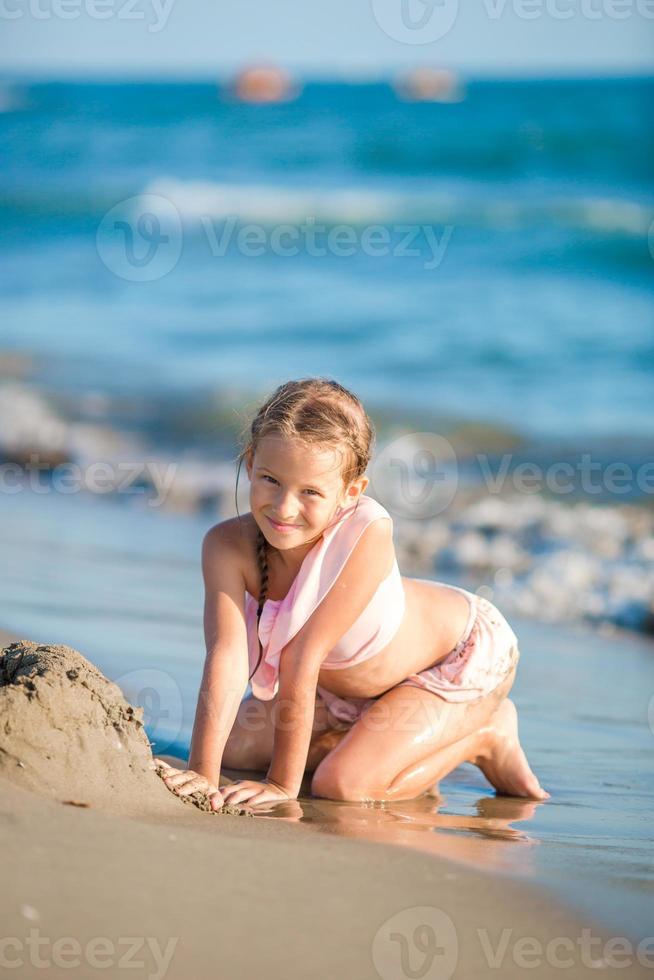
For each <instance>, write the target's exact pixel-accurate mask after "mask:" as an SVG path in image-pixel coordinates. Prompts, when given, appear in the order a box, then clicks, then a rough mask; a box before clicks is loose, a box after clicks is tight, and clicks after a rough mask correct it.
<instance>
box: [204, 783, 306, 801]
mask: <svg viewBox="0 0 654 980" xmlns="http://www.w3.org/2000/svg"><path fill="white" fill-rule="evenodd" d="M221 793H222V796H223V800H224V802H225V803H231V804H232V805H234V804H237V803H245V802H246V801H247V803H248V805H256V804H257V803H279V802H281V801H282V800H295V799H297V794H296V793H292V792H291V791H290V790H287V789H284V787H283V786H279V785H278V784H277V783H273V782H272V781H271V780H269V779H265V780H264V781H263V782H261V783H258V782H255V781H254V780H250V779H237V780H235V781H234V782H233V783H230V785H229V786H223V788H222V790H221Z"/></svg>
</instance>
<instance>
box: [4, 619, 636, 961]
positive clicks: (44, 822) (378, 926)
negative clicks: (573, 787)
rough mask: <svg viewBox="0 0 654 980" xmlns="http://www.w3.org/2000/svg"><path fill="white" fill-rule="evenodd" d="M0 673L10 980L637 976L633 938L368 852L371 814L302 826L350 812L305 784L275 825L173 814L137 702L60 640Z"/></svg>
mask: <svg viewBox="0 0 654 980" xmlns="http://www.w3.org/2000/svg"><path fill="white" fill-rule="evenodd" d="M11 639H12V637H10V636H9V635H7V634H5V635H4V636H3V643H6V642H7V641H8V640H11ZM0 666H1V667H2V678H3V683H2V686H0V709H1V710H0V714H1V715H2V716H3V717H4V719H5V723H4V728H3V730H2V732H1V733H0V783H1V792H0V816H1V819H2V826H3V830H4V842H5V847H4V848H3V861H2V864H3V880H4V882H5V887H4V888H3V889H2V899H1V910H2V921H3V923H4V946H3V955H4V956H5V963H4V965H5V966H9V967H11V966H13V965H14V964H15V965H19V964H22V965H23V967H24V968H25V972H24V974H23V975H27V976H31V975H34V974H35V973H36V972H37V971H38V970H40V969H41V968H42V967H44V966H45V965H47V967H48V971H47V976H53V977H59V976H60V975H61V976H64V975H65V976H71V975H73V976H74V975H84V976H89V974H90V970H91V969H93V968H99V966H100V965H101V964H102V965H103V969H104V975H105V976H119V975H122V968H123V967H125V966H126V965H127V961H128V960H131V963H130V964H129V965H130V968H132V971H133V972H132V974H131V975H133V976H143V977H150V978H155V977H156V978H157V980H158V978H161V977H164V976H165V977H168V978H174V977H188V976H193V977H195V978H198V980H200V978H203V977H209V976H212V977H214V976H221V977H222V976H224V977H230V978H231V977H249V976H255V975H259V974H261V973H262V972H265V974H266V975H268V976H274V977H276V976H280V977H281V976H283V977H298V978H302V980H306V978H313V977H315V978H324V977H327V976H330V977H331V976H346V977H357V978H368V977H370V978H376V977H382V978H398V977H399V978H401V977H405V976H410V975H416V974H415V973H410V972H409V970H410V969H413V970H415V969H417V968H418V966H419V965H420V964H422V968H423V969H424V971H425V972H422V973H421V974H420V975H422V976H429V977H432V976H433V977H439V978H441V977H450V976H455V977H465V978H470V977H486V976H489V975H498V976H502V977H518V976H523V975H524V973H525V971H527V970H528V969H531V970H532V971H533V968H534V966H538V972H537V975H538V976H559V975H560V974H561V970H562V969H565V974H566V976H574V977H577V976H579V977H581V976H586V975H590V974H591V972H595V971H596V970H597V969H603V970H605V971H607V973H608V974H610V971H611V969H612V968H616V969H617V968H618V966H619V967H620V970H621V974H622V975H623V976H628V977H631V976H634V977H636V976H647V975H650V971H651V967H652V965H653V963H654V957H653V956H652V953H653V948H652V943H651V942H650V944H649V946H646V945H645V944H644V943H643V944H642V945H641V946H640V947H638V946H637V943H636V941H635V940H633V941H630V940H629V939H627V938H626V937H624V936H622V937H618V936H617V935H616V933H615V932H611V930H609V929H607V928H606V927H602V926H601V925H599V924H598V923H597V921H596V920H595V919H594V918H593V917H592V916H590V917H589V916H587V915H585V914H580V913H579V912H575V911H574V910H573V909H572V908H571V906H570V905H568V903H566V902H563V901H561V900H560V898H556V897H555V896H553V895H552V894H551V892H549V891H548V890H547V889H543V888H539V887H535V886H533V885H530V884H528V883H526V882H524V881H519V880H516V879H515V878H514V877H512V876H511V875H509V874H506V873H504V872H503V871H502V870H499V871H497V872H495V873H493V872H489V871H487V870H484V871H482V870H479V869H477V868H475V867H474V866H473V865H472V864H470V863H469V864H468V865H465V864H464V863H463V862H461V861H451V860H448V859H446V858H443V857H440V856H439V855H438V854H437V853H431V854H426V853H424V852H423V851H422V850H420V849H416V848H415V847H412V846H411V845H410V844H409V846H406V847H404V846H400V847H398V846H394V845H390V844H386V843H380V842H379V839H380V838H381V839H383V830H384V828H383V820H382V818H383V817H384V815H385V814H384V811H383V809H382V810H375V809H373V810H367V809H366V808H365V807H359V806H358V805H357V806H356V810H357V811H358V814H359V819H358V821H357V820H353V819H350V823H349V828H350V829H349V830H348V828H347V827H345V829H343V828H341V829H340V832H337V831H336V828H335V829H334V832H332V833H329V832H327V833H326V832H324V827H323V832H321V833H316V832H315V828H314V827H312V825H311V821H306V820H304V819H303V814H304V812H305V811H309V810H310V809H311V807H313V808H314V812H315V810H316V809H319V808H320V807H321V806H322V807H323V808H327V809H329V808H330V807H331V808H335V809H336V811H337V810H338V809H339V807H340V808H342V809H343V812H344V813H345V814H346V815H348V814H349V816H350V818H352V816H353V812H352V807H353V806H354V805H349V804H340V805H339V804H333V803H329V801H319V800H309V799H308V798H307V797H306V796H305V795H304V794H305V787H303V789H302V792H301V795H300V797H299V799H298V800H297V801H292V802H290V803H289V804H284V805H283V807H281V808H278V809H277V812H276V815H275V817H274V818H273V817H271V816H267V815H265V814H261V815H255V816H252V815H251V814H247V813H246V812H240V813H223V812H221V813H218V814H212V813H207V812H205V811H203V810H202V809H201V808H199V807H198V806H195V805H193V803H192V801H188V800H187V801H181V800H180V799H178V798H177V797H175V796H174V795H173V794H171V793H170V792H169V791H168V790H167V789H166V788H165V786H164V784H163V783H162V782H161V780H160V779H159V777H158V776H157V775H156V773H155V772H154V771H153V769H152V765H153V763H152V754H151V751H150V745H149V739H148V738H147V736H146V734H145V730H144V728H143V725H142V721H141V720H140V719H141V717H142V709H140V708H138V707H136V708H135V707H133V706H131V705H129V704H128V702H127V701H126V700H125V698H124V697H123V695H122V693H121V691H120V689H119V688H117V686H116V685H114V684H113V683H112V682H111V681H109V680H108V679H107V678H106V677H105V676H104V675H103V674H102V673H101V671H99V670H98V669H97V668H96V667H95V665H93V664H92V663H90V662H89V661H88V660H86V659H85V658H84V657H83V656H82V655H81V654H80V653H78V652H76V651H74V650H72V649H71V648H69V647H62V646H54V647H50V646H39V645H38V644H36V643H30V642H26V641H24V640H21V641H20V642H18V643H15V644H14V645H12V646H10V647H9V648H5V650H4V651H3V653H2V655H1V657H0ZM167 758H168V759H169V760H171V761H173V760H174V759H175V757H174V756H168V757H167ZM179 761H180V762H181V761H183V760H179ZM235 775H238V774H235V773H231V774H230V776H235ZM227 778H229V777H227ZM198 802H200V803H201V801H198ZM411 802H412V801H409V803H408V804H405V808H406V810H407V812H409V811H410V810H411V805H410V804H411ZM497 802H498V804H500V807H501V806H502V805H505V806H509V807H510V806H511V805H513V806H515V805H516V804H517V805H518V806H520V805H523V804H522V801H516V800H504V801H500V800H498V801H497ZM524 805H526V806H534V804H529V803H527V804H524ZM280 809H281V810H282V811H283V812H281V813H280V812H279V810H280ZM499 814H500V810H498V811H497V812H496V814H495V823H496V826H498V827H499V826H500V825H501V824H502V820H501V818H500V817H499ZM505 815H506V814H505ZM343 823H347V821H346V820H345V819H343ZM504 823H505V824H506V825H507V826H508V823H509V820H505V821H504ZM376 827H377V831H376V830H375V828H376ZM362 834H363V835H364V837H365V839H346V837H347V836H351V837H353V838H354V837H361V835H362ZM376 834H377V838H378V839H377V840H376V839H375V838H376ZM486 848H492V844H491V843H490V842H489V841H488V840H487V841H486ZM480 864H481V862H480ZM37 941H38V942H37ZM421 950H422V952H421ZM427 957H429V963H430V964H431V965H428V964H427V959H426V958H427ZM564 964H565V965H564ZM76 969H77V970H78V971H80V972H78V973H75V970H76ZM30 971H31V972H30ZM38 975H41V973H39V974H38ZM532 975H533V974H532Z"/></svg>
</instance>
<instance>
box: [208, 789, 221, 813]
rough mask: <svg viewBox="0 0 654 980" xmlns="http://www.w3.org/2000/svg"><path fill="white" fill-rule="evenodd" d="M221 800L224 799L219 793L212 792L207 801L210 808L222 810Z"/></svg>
mask: <svg viewBox="0 0 654 980" xmlns="http://www.w3.org/2000/svg"><path fill="white" fill-rule="evenodd" d="M223 802H224V801H223V798H222V795H221V794H220V793H212V794H211V796H210V797H209V803H210V805H211V809H212V810H222V808H223Z"/></svg>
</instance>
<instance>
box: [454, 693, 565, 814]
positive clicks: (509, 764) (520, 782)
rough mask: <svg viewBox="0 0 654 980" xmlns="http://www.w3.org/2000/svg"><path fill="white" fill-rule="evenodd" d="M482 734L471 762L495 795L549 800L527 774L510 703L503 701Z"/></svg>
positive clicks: (511, 702)
mask: <svg viewBox="0 0 654 980" xmlns="http://www.w3.org/2000/svg"><path fill="white" fill-rule="evenodd" d="M483 734H484V736H485V744H484V748H483V750H482V751H481V752H480V753H479V755H477V756H476V757H475V758H474V759H473V760H472V761H473V762H474V764H475V765H476V766H478V767H479V768H480V769H481V771H482V772H483V774H484V776H485V777H486V779H487V780H488V781H489V783H492V785H493V786H494V787H495V789H496V790H497V792H498V793H501V794H502V795H504V796H523V797H528V798H529V799H534V800H549V798H550V794H549V793H547V792H546V791H545V790H544V789H543V787H542V786H541V785H540V783H539V782H538V779H537V778H536V776H535V775H534V773H533V772H532V771H531V769H530V767H529V763H528V762H527V756H526V755H525V754H524V752H523V750H522V746H521V745H520V740H519V739H518V712H517V710H516V706H515V705H514V703H513V701H510V700H509V699H508V698H505V699H504V700H503V701H502V702H501V704H500V705H499V707H498V708H497V711H496V712H495V714H494V715H493V717H492V719H491V722H490V724H489V725H488V727H487V728H485V729H484V730H483Z"/></svg>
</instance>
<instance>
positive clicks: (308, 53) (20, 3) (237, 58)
mask: <svg viewBox="0 0 654 980" xmlns="http://www.w3.org/2000/svg"><path fill="white" fill-rule="evenodd" d="M403 4H404V8H403V6H402V5H403ZM402 10H404V20H403V19H402ZM0 20H1V21H2V24H1V30H0V38H1V40H0V56H1V58H2V64H3V70H4V71H5V72H27V73H39V74H41V73H45V74H55V75H71V74H74V75H86V74H98V73H100V74H111V75H132V76H133V75H152V76H162V75H168V76H176V75H180V76H192V75H198V76H208V77H219V76H221V75H224V74H226V73H229V72H231V71H233V70H234V69H235V68H237V67H239V66H240V65H242V64H243V63H245V62H249V61H253V60H254V61H256V60H259V59H269V60H272V61H275V62H278V63H280V64H283V65H286V66H288V67H289V68H291V69H294V70H296V71H298V72H302V73H304V74H308V75H330V74H343V73H346V74H349V75H361V76H363V77H365V76H370V75H373V76H374V75H376V74H386V73H388V72H392V71H394V70H399V69H405V68H408V67H411V66H417V65H421V64H430V65H438V66H445V67H450V68H455V69H459V70H461V71H464V72H467V73H473V74H474V73H478V74H488V73H490V74H494V75H504V74H522V75H525V74H544V75H560V74H577V73H589V74H604V73H610V74H616V73H617V74H630V73H644V72H650V73H651V71H652V66H653V65H654V0H323V2H321V3H318V2H316V0H267V2H264V0H258V2H255V0H0Z"/></svg>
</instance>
